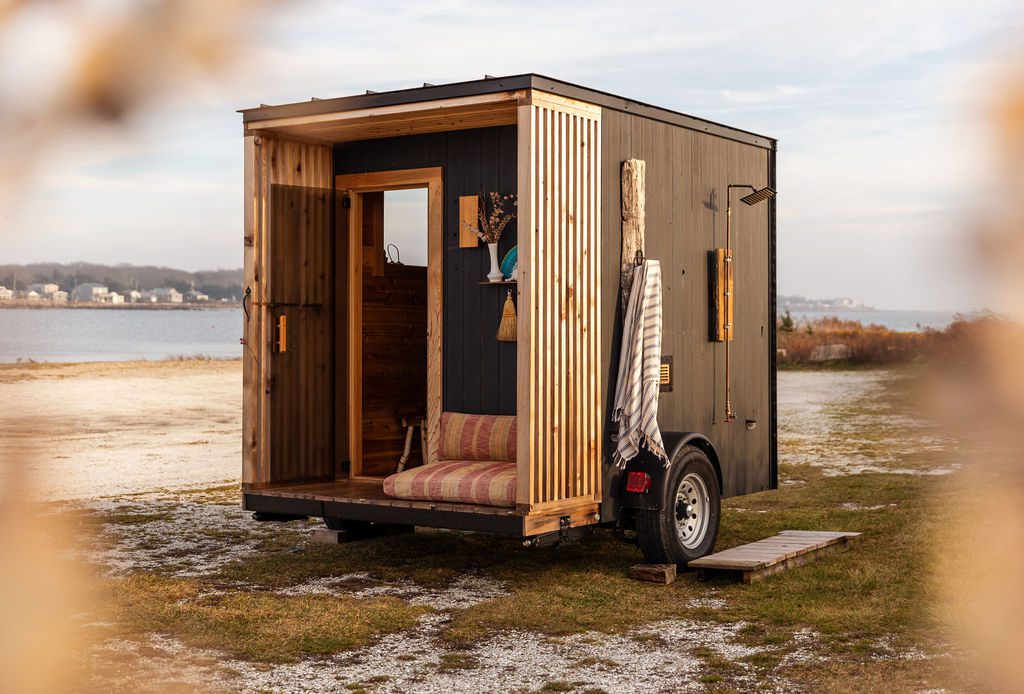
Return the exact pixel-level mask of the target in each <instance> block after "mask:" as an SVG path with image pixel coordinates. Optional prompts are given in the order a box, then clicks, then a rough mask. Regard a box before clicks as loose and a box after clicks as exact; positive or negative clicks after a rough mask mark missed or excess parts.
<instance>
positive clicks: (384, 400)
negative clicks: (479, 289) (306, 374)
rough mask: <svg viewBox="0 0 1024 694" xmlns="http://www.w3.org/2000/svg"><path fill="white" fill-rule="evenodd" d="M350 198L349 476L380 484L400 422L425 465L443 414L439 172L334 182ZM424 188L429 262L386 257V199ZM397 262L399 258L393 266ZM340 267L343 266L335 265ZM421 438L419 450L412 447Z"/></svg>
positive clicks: (390, 468)
mask: <svg viewBox="0 0 1024 694" xmlns="http://www.w3.org/2000/svg"><path fill="white" fill-rule="evenodd" d="M336 186H337V191H336V194H337V196H338V197H339V198H340V199H342V200H345V201H347V202H346V203H345V204H346V205H347V208H346V209H345V210H344V213H345V216H346V217H347V219H348V228H350V229H352V230H354V231H353V233H351V234H347V238H348V248H349V254H348V264H347V275H348V277H347V282H345V284H347V287H348V296H347V297H346V304H345V306H346V309H345V312H346V322H347V326H346V327H347V332H346V334H347V356H346V359H345V360H344V361H343V360H340V359H339V361H338V362H337V364H338V366H337V368H338V369H341V368H343V365H344V368H345V370H346V371H347V374H348V376H347V379H348V389H347V398H346V402H347V413H348V426H347V433H348V453H349V460H350V465H351V467H350V472H349V476H350V477H352V478H356V479H359V478H363V479H367V478H369V479H377V480H379V479H381V478H383V477H385V476H387V475H389V474H391V473H393V472H395V471H396V469H397V464H398V461H399V458H400V457H401V456H402V453H403V449H404V445H405V437H406V433H407V430H406V425H408V424H410V423H414V424H420V423H421V422H422V421H423V420H424V419H426V432H425V434H426V436H423V437H421V435H420V434H419V433H414V435H413V439H412V442H411V443H412V445H411V458H410V460H411V461H413V462H412V463H410V464H417V463H418V462H420V461H423V462H429V461H430V454H431V451H433V450H435V449H436V444H434V443H433V442H436V436H437V428H438V426H439V423H440V415H441V368H442V365H441V303H442V286H441V276H442V275H441V258H442V247H443V238H442V234H443V227H442V211H443V199H442V190H441V170H440V169H438V168H432V169H414V170H402V171H381V172H374V173H370V174H353V175H344V176H338V177H337V178H336ZM418 188H423V189H426V190H425V197H426V210H425V213H424V214H425V217H426V219H425V220H423V221H424V222H425V223H424V225H423V229H424V231H423V233H424V235H425V237H426V238H425V239H424V241H425V242H426V248H427V250H426V258H419V259H417V260H413V259H412V258H410V257H409V256H408V255H406V256H405V257H404V259H403V258H402V256H400V255H397V254H396V255H395V256H394V257H392V258H391V259H390V262H389V260H388V258H387V255H386V251H385V245H386V244H385V211H384V208H385V194H386V193H387V192H388V191H399V190H410V189H418ZM396 261H401V262H396ZM339 267H342V268H344V267H346V266H345V265H340V266H339ZM422 439H426V442H427V443H426V452H425V455H424V452H423V451H421V450H419V449H420V441H421V440H422Z"/></svg>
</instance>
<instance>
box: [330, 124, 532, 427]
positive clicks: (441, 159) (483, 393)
mask: <svg viewBox="0 0 1024 694" xmlns="http://www.w3.org/2000/svg"><path fill="white" fill-rule="evenodd" d="M434 166H437V167H441V168H442V169H443V171H444V186H443V188H444V204H443V214H444V259H443V263H442V265H443V277H444V314H443V318H442V320H443V322H444V326H443V335H444V340H443V362H444V368H443V378H444V383H443V409H445V410H448V411H454V412H468V413H471V414H507V415H510V414H515V412H516V343H514V342H499V341H498V340H497V339H495V331H496V330H497V329H498V322H499V321H500V320H501V310H502V305H503V304H504V301H505V292H504V291H502V289H501V287H494V286H486V285H481V284H480V282H481V281H484V280H485V279H486V275H487V271H488V269H489V267H490V260H489V258H488V254H487V247H486V246H485V245H483V244H481V245H479V246H477V247H475V248H460V246H459V236H460V232H459V226H460V225H459V198H460V197H461V196H469V195H473V196H475V195H477V194H479V193H480V192H481V191H492V190H493V191H499V192H502V193H514V192H515V191H516V185H517V178H516V127H515V126H507V127H501V128H485V129H478V130H461V131H456V132H444V133H433V134H429V135H411V136H408V137H396V138H390V139H379V140H371V141H367V142H355V143H350V144H343V145H338V146H337V147H335V148H334V167H335V171H336V173H337V174H339V175H342V174H357V173H367V172H373V171H394V170H398V169H415V168H426V167H434ZM516 228H517V224H516V220H513V222H512V223H511V224H510V225H509V226H508V227H507V228H506V229H505V233H504V234H503V235H502V238H501V242H500V243H499V244H498V251H499V254H500V255H501V256H502V257H503V256H504V254H505V253H507V252H508V251H509V249H511V248H512V246H515V245H516V238H517V232H516Z"/></svg>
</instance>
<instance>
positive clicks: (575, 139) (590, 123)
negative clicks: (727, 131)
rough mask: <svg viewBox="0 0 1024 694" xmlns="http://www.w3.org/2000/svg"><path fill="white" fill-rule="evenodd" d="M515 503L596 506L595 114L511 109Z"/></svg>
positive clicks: (540, 102) (559, 104)
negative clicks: (515, 153)
mask: <svg viewBox="0 0 1024 694" xmlns="http://www.w3.org/2000/svg"><path fill="white" fill-rule="evenodd" d="M519 138H520V140H519V152H520V156H519V215H520V219H519V229H520V231H519V285H518V290H519V336H518V374H519V375H518V380H519V394H518V407H517V412H518V428H519V440H518V450H519V462H518V472H519V478H518V487H517V497H518V498H517V500H516V501H517V505H518V506H519V507H520V508H522V509H524V510H543V509H546V508H547V509H554V508H557V507H559V506H564V505H567V502H570V501H573V500H575V501H578V502H583V501H588V502H593V501H595V500H600V498H601V458H602V452H601V438H602V433H603V432H602V430H603V427H602V421H603V417H602V412H601V348H600V335H601V325H600V323H601V311H600V297H601V265H600V244H601V236H600V232H601V219H600V212H601V110H600V108H599V107H596V106H592V105H590V104H582V103H580V102H573V101H571V100H568V99H560V98H558V97H554V96H552V95H548V94H543V95H542V94H540V93H538V92H536V91H534V92H532V96H531V99H530V103H528V104H524V105H522V106H520V107H519Z"/></svg>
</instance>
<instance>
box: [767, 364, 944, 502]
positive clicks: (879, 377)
mask: <svg viewBox="0 0 1024 694" xmlns="http://www.w3.org/2000/svg"><path fill="white" fill-rule="evenodd" d="M893 378H902V377H901V376H899V375H894V374H893V372H889V371H852V372H817V371H785V372H782V373H780V374H779V403H778V412H779V458H780V461H781V462H783V463H787V464H791V465H809V466H812V467H817V468H821V469H822V470H823V473H824V474H825V475H826V476H837V475H861V474H865V473H887V474H895V475H947V474H950V473H952V472H954V471H955V470H957V469H958V468H959V465H958V464H956V463H953V464H950V465H946V466H935V465H934V464H931V463H928V464H924V465H921V466H914V465H912V464H908V463H909V462H910V461H912V460H913V459H915V458H919V459H927V456H920V455H919V454H920V453H922V452H925V451H943V450H950V449H951V448H952V447H953V445H954V439H952V438H951V437H947V436H943V435H942V434H941V433H939V432H937V431H936V430H935V426H934V424H932V423H930V422H928V421H927V420H924V419H918V418H915V417H911V416H907V415H905V414H903V413H901V412H900V411H899V407H900V405H899V404H898V403H893V402H892V401H891V399H890V398H887V397H885V389H886V387H887V385H888V382H889V381H890V380H891V379H893ZM794 482H795V480H794ZM783 484H786V482H783Z"/></svg>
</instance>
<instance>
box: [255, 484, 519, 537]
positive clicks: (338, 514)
mask: <svg viewBox="0 0 1024 694" xmlns="http://www.w3.org/2000/svg"><path fill="white" fill-rule="evenodd" d="M242 508H244V509H245V510H247V511H264V512H267V513H277V514H282V515H294V516H310V517H316V518H344V519H346V520H361V521H371V522H377V523H395V524H398V525H419V526H422V527H427V528H448V529H451V530H472V531H476V532H482V533H495V534H497V535H511V536H513V537H525V536H524V535H523V517H522V516H519V515H516V514H515V512H514V511H512V510H509V512H508V513H473V512H471V511H447V510H444V509H430V508H410V507H405V506H389V505H383V504H367V503H353V502H346V501H344V500H336V501H317V500H316V499H297V498H294V497H285V496H269V495H263V494H260V493H259V492H246V493H245V494H244V495H243V501H242Z"/></svg>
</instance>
